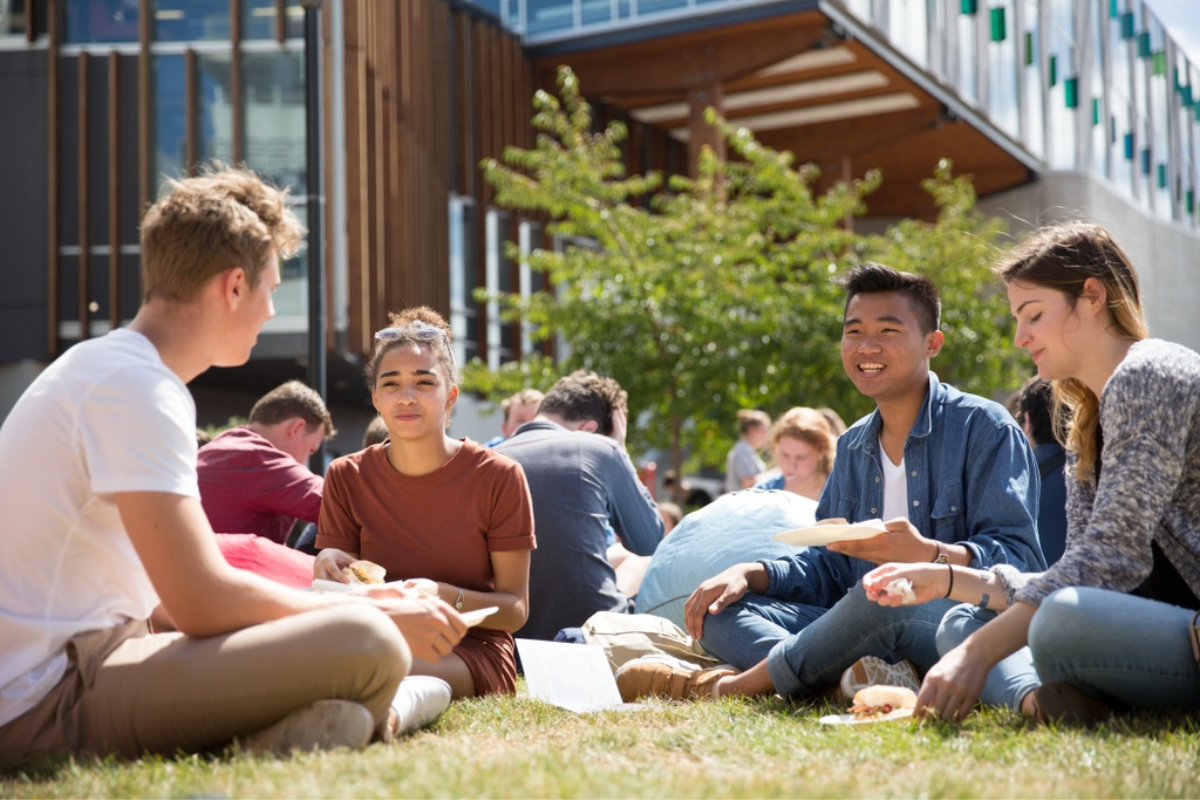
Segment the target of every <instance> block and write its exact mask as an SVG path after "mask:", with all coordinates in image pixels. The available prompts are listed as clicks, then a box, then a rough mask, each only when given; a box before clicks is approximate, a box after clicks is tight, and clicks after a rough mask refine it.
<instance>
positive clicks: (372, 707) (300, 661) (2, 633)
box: [0, 169, 466, 764]
mask: <svg viewBox="0 0 1200 800" xmlns="http://www.w3.org/2000/svg"><path fill="white" fill-rule="evenodd" d="M302 235H303V229H302V227H301V225H300V223H299V221H298V220H297V219H296V217H295V216H294V214H293V213H292V212H291V211H290V210H289V209H288V207H287V205H286V203H285V193H284V192H282V191H280V190H277V189H275V188H273V187H270V186H267V185H266V184H264V183H263V182H262V181H261V180H259V179H258V178H257V177H256V176H255V175H254V174H253V173H251V172H249V171H247V170H238V169H218V170H213V171H210V172H207V173H206V174H203V175H201V176H199V177H195V178H188V179H185V180H180V181H175V182H172V183H171V185H170V187H169V191H168V192H167V193H166V194H165V195H164V196H163V197H162V198H161V199H160V200H159V201H158V202H157V203H156V204H155V205H154V206H153V207H152V208H151V209H150V210H149V211H148V212H147V214H146V217H145V219H144V220H143V224H142V231H141V246H142V262H143V284H144V285H143V291H144V296H145V301H144V303H143V305H142V307H141V308H140V309H139V311H138V314H137V316H136V317H135V319H134V320H133V322H132V323H131V324H130V325H129V327H128V328H124V329H121V330H117V331H114V332H112V333H110V334H108V335H107V336H104V337H102V338H99V339H94V340H89V341H85V342H82V343H80V344H77V345H75V346H74V347H72V348H71V349H70V350H68V351H67V352H66V353H65V354H64V355H63V356H62V357H60V358H59V359H58V360H57V361H55V362H54V363H53V364H52V365H51V366H50V367H49V368H48V369H47V370H46V371H45V372H43V373H42V375H40V376H39V377H38V379H37V380H36V381H34V383H33V384H32V385H31V386H30V387H29V389H28V390H27V391H26V393H25V394H24V395H23V396H22V397H21V399H20V400H19V401H18V402H17V404H16V406H15V407H14V408H13V410H12V413H11V414H10V415H9V416H8V418H7V419H6V420H5V422H4V425H3V427H2V428H0V508H3V509H4V514H5V524H4V525H3V526H0V551H3V552H4V558H3V559H0V764H10V763H14V762H16V761H19V760H21V759H23V758H26V757H29V756H32V755H36V754H39V753H45V752H74V753H96V754H101V755H106V754H112V753H115V754H120V755H123V756H127V757H135V756H138V755H141V754H142V753H147V752H150V753H174V752H177V751H179V750H183V751H186V752H198V751H204V750H210V749H213V748H218V747H222V746H224V745H226V744H228V743H229V742H230V741H232V740H234V739H241V740H243V742H244V743H247V744H250V745H252V746H255V747H259V748H262V749H266V750H273V751H286V750H289V749H292V748H294V747H295V748H304V749H309V748H314V747H322V746H362V745H364V744H365V743H366V742H367V741H368V740H369V739H370V738H372V737H376V738H382V739H387V738H390V736H391V735H392V734H393V733H394V732H395V731H396V729H397V726H398V724H399V725H404V724H406V723H407V722H408V721H407V720H403V719H400V720H398V714H397V711H395V710H393V708H392V706H393V702H394V701H395V700H396V698H397V688H398V686H399V685H400V682H401V679H402V678H404V676H405V675H406V674H407V672H408V669H409V666H410V664H411V661H412V658H414V657H417V658H425V659H437V658H439V657H441V656H443V655H445V654H446V653H449V652H450V650H451V648H452V647H453V646H454V644H456V643H457V642H458V640H459V639H460V638H461V637H462V635H463V633H464V632H465V630H466V628H465V625H464V623H463V621H462V619H461V617H459V616H458V614H457V613H455V611H454V610H453V609H451V608H450V607H449V606H447V605H445V604H444V603H442V602H440V601H438V600H436V599H426V598H419V597H415V596H409V595H407V594H406V593H404V592H400V591H395V590H385V591H377V592H375V593H373V594H371V595H370V596H363V597H357V598H348V597H346V596H340V595H339V596H326V595H317V594H311V593H306V592H300V591H296V590H293V589H288V588H286V587H283V586H281V585H279V584H276V583H273V582H271V581H269V580H267V579H265V578H261V577H259V576H257V575H254V574H252V573H249V572H245V571H242V570H237V569H234V568H233V567H231V566H229V565H228V564H227V563H226V562H225V560H224V559H223V558H222V556H221V554H220V551H219V550H218V548H217V545H216V540H215V537H214V536H213V533H212V529H211V528H210V527H209V524H208V521H207V519H206V517H205V515H204V511H203V509H202V507H201V505H200V495H199V491H198V489H197V481H196V440H195V428H196V412H195V406H194V403H193V401H192V397H191V395H190V394H189V393H188V390H187V386H186V384H187V383H188V382H189V381H191V380H192V379H193V378H195V377H196V376H197V375H199V374H200V373H202V372H204V371H205V370H206V369H208V368H209V367H211V366H234V365H238V364H243V363H245V362H246V360H247V359H248V358H249V356H250V350H251V348H252V347H253V346H254V344H255V341H256V339H257V336H258V333H259V330H260V329H261V328H262V326H263V323H265V322H266V321H267V320H268V319H270V317H271V316H273V315H274V313H275V312H274V308H273V306H272V302H271V294H272V292H273V291H274V290H275V288H276V287H277V286H278V285H279V282H280V276H279V259H280V258H287V257H290V256H291V255H292V254H294V252H295V250H296V247H297V246H298V244H299V243H300V240H301V237H302ZM152 614H153V615H154V619H155V620H156V621H157V622H158V625H159V627H160V628H161V627H168V628H173V629H174V631H175V632H172V633H157V634H151V633H150V632H149V625H148V619H149V618H150V617H151V615H152ZM301 665H302V668H297V669H292V668H291V667H299V666H301ZM281 666H285V667H288V668H287V669H281ZM401 710H402V709H401Z"/></svg>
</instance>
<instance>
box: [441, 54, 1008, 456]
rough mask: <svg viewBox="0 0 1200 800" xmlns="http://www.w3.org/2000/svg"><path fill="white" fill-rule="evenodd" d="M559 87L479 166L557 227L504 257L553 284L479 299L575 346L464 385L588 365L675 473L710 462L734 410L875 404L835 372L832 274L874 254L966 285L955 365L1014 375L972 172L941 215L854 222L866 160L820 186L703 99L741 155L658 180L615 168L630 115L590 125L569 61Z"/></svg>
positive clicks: (542, 95) (503, 389) (872, 181)
mask: <svg viewBox="0 0 1200 800" xmlns="http://www.w3.org/2000/svg"><path fill="white" fill-rule="evenodd" d="M558 85H559V96H558V97H555V96H554V95H552V94H550V93H547V92H538V93H537V95H536V96H535V98H534V106H535V109H536V115H535V116H534V118H533V124H534V126H535V128H536V129H537V130H538V131H539V135H538V137H537V141H536V145H535V146H534V147H533V148H532V149H521V148H515V147H510V148H508V149H506V150H505V152H504V155H503V159H502V160H495V159H491V160H487V161H485V162H484V164H483V168H484V172H485V175H486V177H487V180H488V181H490V182H491V183H492V184H493V185H494V186H495V188H496V203H497V204H498V205H500V206H502V207H506V208H510V209H520V210H525V211H532V212H537V213H541V214H545V215H546V216H547V217H548V218H549V219H550V220H551V221H550V224H549V225H548V232H549V233H551V234H554V235H555V236H556V237H558V238H557V240H558V241H560V242H563V243H564V246H562V247H560V248H557V249H553V250H551V249H536V250H534V251H533V252H532V253H529V254H525V255H522V254H520V253H518V252H517V251H516V248H515V246H510V257H512V258H524V259H525V260H526V261H527V262H528V264H529V266H530V268H531V269H534V270H538V271H541V272H543V273H544V274H545V275H546V276H547V278H548V279H549V280H548V282H549V285H550V286H552V287H553V289H552V290H549V291H543V292H537V293H535V294H533V295H532V296H530V297H527V298H522V297H520V296H519V295H518V294H505V293H502V294H499V295H496V296H494V297H492V296H488V295H487V294H486V293H481V294H480V299H495V300H497V301H498V302H499V304H500V308H501V313H502V315H503V317H504V319H506V320H509V321H513V320H520V321H522V322H524V323H526V324H528V325H530V326H531V329H532V330H533V335H534V337H535V338H539V337H540V338H546V337H550V336H558V337H561V339H562V340H563V341H564V342H565V343H566V345H567V349H568V353H567V354H566V356H565V358H563V360H562V361H561V363H557V364H554V363H551V362H550V361H549V359H546V358H544V357H541V356H533V357H527V358H525V359H523V360H522V361H520V362H513V363H510V364H505V365H503V367H502V368H501V370H500V372H499V373H493V372H489V371H488V370H487V369H486V367H485V366H484V365H482V364H481V363H479V362H475V363H473V364H471V365H469V366H468V369H467V375H466V381H465V382H466V386H467V388H469V389H471V390H474V391H480V392H483V393H485V394H487V395H489V396H493V397H499V396H504V395H507V394H509V393H511V392H512V391H515V390H516V389H518V388H520V387H521V386H536V387H539V388H546V387H548V386H549V385H550V384H552V383H553V381H554V380H555V379H556V378H557V377H558V376H559V375H562V374H566V373H567V372H569V371H571V370H574V369H577V368H586V369H592V370H595V371H596V372H599V373H601V374H605V375H609V376H612V377H614V378H616V379H617V380H618V381H620V383H621V385H622V386H623V387H624V388H625V389H626V390H627V391H628V392H629V396H630V409H631V413H632V414H633V415H634V420H633V423H634V424H632V425H631V430H630V444H631V447H632V448H634V449H648V448H656V449H665V450H667V451H668V452H669V453H670V461H671V466H672V467H673V468H674V469H676V470H677V471H679V472H680V474H682V470H683V462H684V457H685V455H686V454H688V453H691V454H692V457H693V458H694V459H695V460H696V461H698V462H699V463H720V461H721V459H722V458H723V455H724V453H725V451H726V450H727V449H728V447H729V446H730V444H731V443H732V440H733V436H734V426H733V420H734V417H735V415H736V413H737V410H738V409H739V408H763V409H765V410H767V411H769V412H771V413H772V414H775V415H777V414H780V413H782V412H783V411H785V410H786V409H787V408H789V407H791V406H794V405H809V406H822V405H827V406H830V407H833V408H834V409H837V410H838V411H839V412H840V413H842V414H843V416H847V418H848V419H854V418H855V417H856V416H857V415H858V414H860V413H864V412H865V411H867V410H869V408H870V404H869V401H865V399H864V398H862V397H861V396H859V395H858V393H857V392H856V391H855V390H854V388H853V385H852V384H851V383H850V382H849V381H848V380H847V379H846V378H845V375H844V373H843V371H842V367H841V360H840V356H839V346H838V343H839V341H840V337H841V313H842V310H843V305H844V296H843V293H842V290H841V289H840V287H839V286H838V285H837V284H836V283H835V282H834V281H833V280H832V278H834V277H835V276H836V275H837V274H838V273H840V272H842V271H843V270H844V268H846V267H848V266H849V265H851V264H853V263H857V262H859V261H861V260H865V259H867V258H877V259H878V260H881V261H884V262H885V263H890V264H891V265H893V266H896V267H897V268H900V269H906V268H913V269H915V270H916V271H922V272H928V273H930V274H933V276H934V278H935V280H937V281H939V283H940V284H942V283H944V284H945V285H944V286H943V288H944V289H945V288H950V289H951V290H952V292H951V294H950V295H948V296H947V297H946V298H945V304H946V305H947V306H952V305H953V304H954V303H955V302H957V301H959V300H960V299H965V298H959V296H958V294H957V292H958V291H959V289H960V288H961V289H963V290H964V293H965V294H967V295H969V300H970V301H971V306H970V309H969V310H968V311H967V312H966V314H965V316H964V315H958V314H957V312H955V313H953V314H952V313H950V312H949V311H948V313H947V315H946V318H947V321H948V323H951V324H953V325H955V326H959V327H961V328H962V329H963V330H964V331H969V332H970V335H971V336H973V337H975V339H976V340H978V344H979V347H978V348H976V349H975V350H972V351H971V357H972V358H976V357H977V358H978V359H979V360H975V361H973V362H972V363H971V364H965V363H964V364H959V363H958V362H956V367H955V375H956V377H958V376H961V377H960V378H959V380H964V379H966V380H965V381H964V383H965V386H966V387H969V386H972V385H980V384H983V383H985V382H987V381H988V380H991V379H996V378H1003V380H1005V381H1006V382H1007V383H1008V384H1011V385H1013V386H1015V385H1016V384H1015V383H1014V382H1013V381H1015V375H1009V374H1007V373H1006V374H1003V375H1001V374H1000V373H1001V372H1003V370H1002V368H1001V365H1000V362H1001V361H1003V359H1002V358H1001V357H1000V356H996V357H993V356H992V355H990V354H991V353H992V352H993V351H994V350H996V349H997V348H996V347H995V345H997V340H996V338H995V336H994V334H995V332H996V330H997V325H998V324H999V323H997V325H988V324H984V323H983V321H982V320H983V316H984V315H983V314H981V309H982V306H983V305H985V304H986V303H987V302H988V299H987V297H985V296H983V295H981V294H980V293H979V291H978V289H979V286H980V284H982V283H984V282H987V281H989V280H990V274H989V273H987V268H986V264H985V263H984V262H985V260H986V254H987V250H988V248H991V247H994V245H995V241H996V240H997V237H998V236H999V233H1000V231H999V229H998V228H996V227H995V226H994V225H992V224H990V223H986V222H984V221H983V220H981V218H980V217H979V215H978V214H977V213H976V212H974V211H973V203H974V195H973V193H972V192H970V183H969V181H966V180H965V179H961V178H952V177H951V176H950V173H949V167H948V166H947V167H946V168H945V169H944V171H939V173H938V175H937V176H935V178H934V179H933V180H932V181H931V182H930V183H929V185H928V187H927V188H929V189H930V190H931V191H934V196H935V199H937V200H938V203H939V207H940V208H941V214H940V215H939V219H938V222H937V223H935V224H933V225H925V224H922V223H919V222H911V223H910V222H905V223H901V224H899V225H896V226H894V227H893V228H892V229H890V230H889V231H888V232H887V233H886V234H885V235H883V236H874V237H867V236H860V235H856V234H855V233H854V232H853V230H852V229H851V228H849V227H847V226H846V225H845V220H846V219H847V218H849V217H851V216H853V215H856V214H861V213H863V211H864V210H865V207H864V198H865V197H866V196H867V195H868V194H869V193H870V192H871V191H873V190H874V189H875V188H876V187H878V186H879V184H880V181H881V177H880V176H879V175H878V174H877V173H870V174H868V175H867V176H866V177H865V178H864V179H862V180H856V181H847V182H838V183H835V184H834V185H833V186H832V187H831V188H829V189H828V190H827V191H825V192H823V193H821V192H817V191H816V190H815V189H814V183H815V181H816V179H817V178H818V173H817V170H816V168H815V167H813V166H811V165H806V166H801V167H799V168H797V167H795V166H794V164H793V156H792V155H791V154H790V153H780V152H776V151H774V150H772V149H770V148H768V147H765V146H763V145H761V144H760V143H759V142H757V141H756V140H755V138H754V136H753V135H752V134H751V133H750V132H749V131H747V130H745V129H738V128H734V127H732V126H730V125H729V124H728V123H726V122H725V121H724V120H722V119H720V118H718V117H717V116H716V115H715V114H713V113H712V112H711V111H710V112H709V116H708V122H709V124H711V125H714V126H716V128H717V129H718V131H719V132H720V133H721V135H722V136H723V137H724V138H725V140H726V141H727V142H728V146H729V149H730V151H731V153H733V154H734V156H735V158H732V159H730V160H728V161H721V160H720V159H718V158H717V157H716V156H715V155H714V154H713V153H712V152H711V151H709V150H705V151H704V152H703V154H702V155H701V157H700V160H699V164H698V167H697V171H696V177H694V178H688V177H684V176H678V175H677V176H671V177H670V179H669V181H668V182H667V186H666V188H665V189H664V186H663V178H662V176H661V175H660V174H658V173H649V174H645V175H632V176H630V175H627V174H626V170H625V166H624V162H623V159H622V155H621V150H620V143H621V141H622V140H623V139H624V137H625V135H626V130H625V127H624V125H623V124H622V123H620V122H612V123H610V124H609V125H607V126H606V127H605V128H604V129H603V130H600V131H594V130H593V123H592V115H591V109H590V107H589V106H588V104H587V103H586V102H585V101H584V99H583V97H582V95H581V92H580V87H579V84H578V81H577V79H576V78H575V76H574V74H573V73H572V72H571V71H570V70H569V69H566V68H563V69H561V70H560V73H559V81H558ZM956 240H963V241H962V242H959V243H956ZM922 254H924V255H925V256H927V258H919V257H920V256H922ZM888 259H891V260H890V261H889V260H888ZM934 262H936V263H934ZM968 320H969V321H970V322H969V323H968V322H967V321H968ZM989 372H990V374H986V373H989Z"/></svg>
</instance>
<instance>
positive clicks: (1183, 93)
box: [1179, 84, 1196, 108]
mask: <svg viewBox="0 0 1200 800" xmlns="http://www.w3.org/2000/svg"><path fill="white" fill-rule="evenodd" d="M1179 96H1180V97H1181V98H1182V99H1181V100H1180V102H1182V103H1183V107H1184V108H1191V107H1192V103H1194V102H1196V100H1195V98H1194V97H1193V96H1192V86H1191V84H1188V85H1187V86H1185V87H1183V89H1182V90H1180V92H1179Z"/></svg>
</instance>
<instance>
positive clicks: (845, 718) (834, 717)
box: [817, 708, 913, 725]
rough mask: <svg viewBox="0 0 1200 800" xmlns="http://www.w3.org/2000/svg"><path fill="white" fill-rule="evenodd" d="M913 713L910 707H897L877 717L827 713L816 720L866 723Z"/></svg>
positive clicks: (907, 717) (893, 718) (899, 717)
mask: <svg viewBox="0 0 1200 800" xmlns="http://www.w3.org/2000/svg"><path fill="white" fill-rule="evenodd" d="M912 715H913V710H912V709H911V708H897V709H896V710H895V711H889V712H888V713H886V714H883V715H881V716H878V717H856V716H855V715H853V714H829V715H827V716H824V717H821V718H820V719H819V720H817V721H818V722H822V723H824V724H826V725H867V724H869V723H871V722H895V721H896V720H898V719H909V718H910V717H912Z"/></svg>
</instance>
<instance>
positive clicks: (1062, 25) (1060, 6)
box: [1046, 0, 1079, 169]
mask: <svg viewBox="0 0 1200 800" xmlns="http://www.w3.org/2000/svg"><path fill="white" fill-rule="evenodd" d="M1072 4H1073V0H1053V2H1051V4H1050V30H1049V31H1048V35H1047V37H1046V47H1047V60H1048V61H1050V62H1051V68H1050V74H1048V75H1047V76H1046V83H1047V84H1048V86H1047V90H1046V91H1047V93H1048V98H1047V99H1048V103H1047V106H1048V109H1049V111H1048V117H1047V121H1048V123H1049V125H1048V126H1047V129H1048V135H1049V138H1048V139H1047V142H1046V149H1047V151H1048V152H1047V157H1048V160H1049V162H1050V166H1051V167H1053V168H1055V169H1074V168H1076V167H1077V166H1078V164H1079V158H1078V157H1079V153H1078V144H1077V142H1078V140H1077V138H1076V127H1075V126H1076V109H1074V108H1070V107H1068V105H1067V100H1068V97H1067V91H1066V88H1065V86H1066V80H1065V79H1067V78H1076V77H1078V74H1079V58H1078V54H1077V52H1076V47H1075V29H1074V22H1075V15H1074V13H1073V9H1072ZM1056 68H1057V69H1056ZM1051 84H1052V85H1051Z"/></svg>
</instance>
